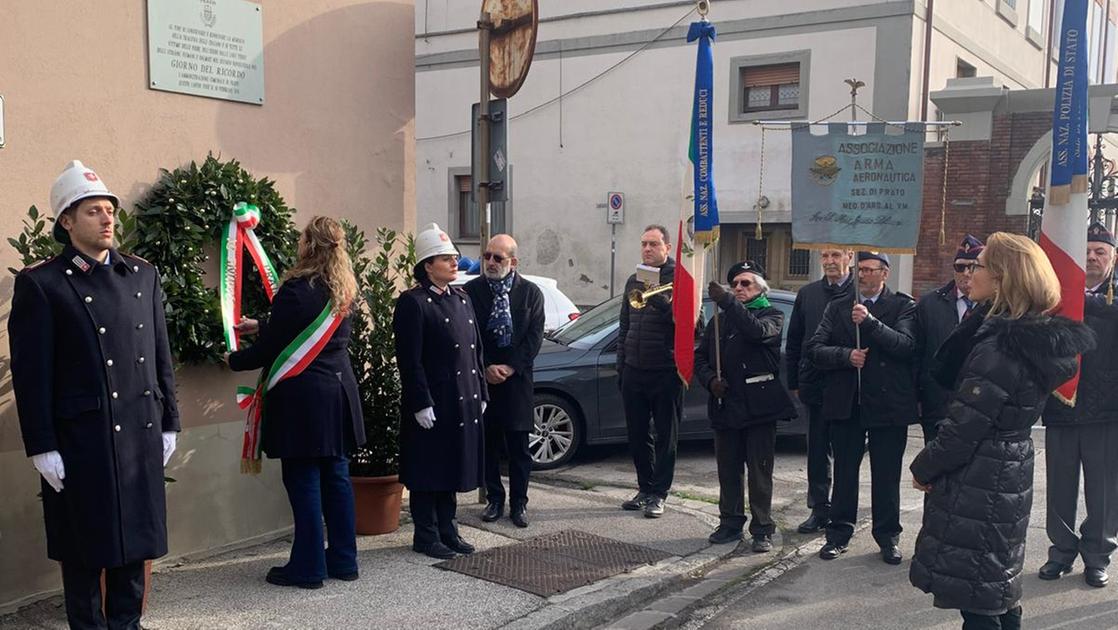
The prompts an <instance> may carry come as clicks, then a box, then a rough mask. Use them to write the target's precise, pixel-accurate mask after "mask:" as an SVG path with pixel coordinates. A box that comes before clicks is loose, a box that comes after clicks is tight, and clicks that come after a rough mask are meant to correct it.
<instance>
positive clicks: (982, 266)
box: [974, 263, 986, 269]
mask: <svg viewBox="0 0 1118 630" xmlns="http://www.w3.org/2000/svg"><path fill="white" fill-rule="evenodd" d="M974 268H975V269H985V268H986V265H981V264H979V263H974Z"/></svg>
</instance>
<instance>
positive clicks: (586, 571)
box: [435, 529, 672, 597]
mask: <svg viewBox="0 0 1118 630" xmlns="http://www.w3.org/2000/svg"><path fill="white" fill-rule="evenodd" d="M671 555H672V554H670V553H666V552H663V551H658V550H656V549H649V548H647V547H640V546H638V545H630V544H629V543H623V542H619V541H616V540H610V539H609V538H602V537H601V536H595V535H593V534H587V533H586V532H580V531H577V530H573V529H568V530H564V531H561V532H556V533H554V534H548V535H546V536H540V537H539V538H533V539H531V540H526V541H524V542H522V543H517V544H515V545H507V546H504V547H495V548H493V549H488V550H486V551H479V552H478V553H475V554H471V555H468V556H459V557H457V558H455V559H453V560H447V561H445V562H440V563H438V564H436V565H435V566H436V567H439V568H440V569H446V570H448V571H457V572H458V573H463V574H465V575H469V576H472V577H476V578H479V579H482V580H486V581H488V582H495V583H497V584H503V585H505V586H511V587H512V588H516V589H520V590H522V591H527V592H529V593H533V594H536V595H539V596H541V597H550V596H552V595H556V594H558V593H565V592H567V591H569V590H571V589H574V588H578V587H580V586H585V585H587V584H591V583H594V582H597V581H598V580H601V579H603V578H607V577H609V576H611V575H616V574H618V573H622V572H625V571H632V570H633V569H635V568H637V567H639V566H641V565H649V564H655V563H657V562H659V561H661V560H663V559H664V558H669V557H671Z"/></svg>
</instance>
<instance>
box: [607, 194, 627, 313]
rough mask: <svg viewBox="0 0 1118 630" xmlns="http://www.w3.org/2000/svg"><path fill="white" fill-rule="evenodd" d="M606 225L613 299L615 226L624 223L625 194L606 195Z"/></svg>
mask: <svg viewBox="0 0 1118 630" xmlns="http://www.w3.org/2000/svg"><path fill="white" fill-rule="evenodd" d="M606 223H608V224H609V296H610V297H613V276H614V275H615V274H616V268H617V226H618V225H620V224H622V223H625V193H619V192H611V193H607V194H606Z"/></svg>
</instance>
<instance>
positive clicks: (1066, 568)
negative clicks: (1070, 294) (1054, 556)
mask: <svg viewBox="0 0 1118 630" xmlns="http://www.w3.org/2000/svg"><path fill="white" fill-rule="evenodd" d="M1068 573H1071V565H1070V564H1064V563H1063V562H1056V561H1055V560H1049V561H1048V562H1045V563H1044V566H1042V567H1040V571H1039V572H1038V573H1037V577H1039V578H1040V579H1042V580H1058V579H1060V578H1062V577H1064V576H1065V575H1067V574H1068Z"/></svg>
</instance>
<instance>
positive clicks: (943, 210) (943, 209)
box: [939, 128, 951, 247]
mask: <svg viewBox="0 0 1118 630" xmlns="http://www.w3.org/2000/svg"><path fill="white" fill-rule="evenodd" d="M950 158H951V130H950V128H948V129H947V131H945V132H944V134H943V192H942V195H941V196H940V201H939V246H940V247H943V246H944V244H946V243H947V165H948V163H949V162H950Z"/></svg>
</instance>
